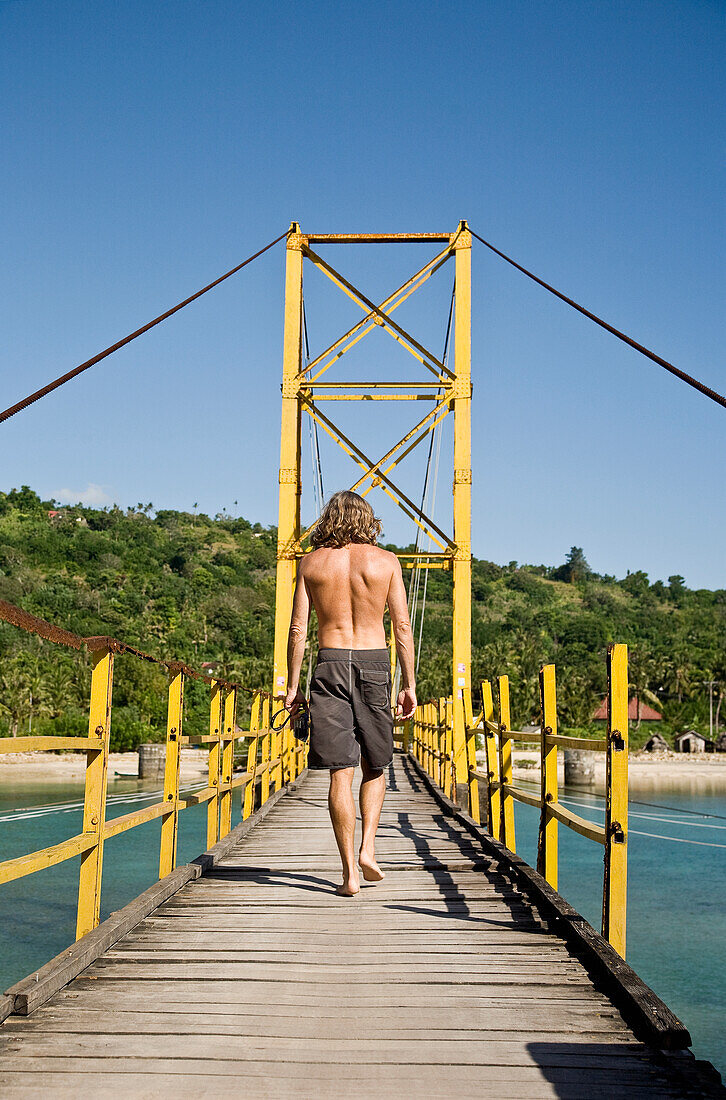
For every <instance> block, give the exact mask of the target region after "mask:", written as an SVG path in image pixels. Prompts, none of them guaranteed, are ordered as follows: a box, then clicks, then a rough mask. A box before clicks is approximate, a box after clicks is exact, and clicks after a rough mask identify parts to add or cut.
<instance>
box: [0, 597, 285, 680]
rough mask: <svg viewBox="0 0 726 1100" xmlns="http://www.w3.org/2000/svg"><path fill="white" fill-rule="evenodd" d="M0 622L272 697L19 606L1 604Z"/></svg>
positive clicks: (48, 638) (65, 643)
mask: <svg viewBox="0 0 726 1100" xmlns="http://www.w3.org/2000/svg"><path fill="white" fill-rule="evenodd" d="M0 621H3V622H6V623H9V624H10V626H16V627H18V629H19V630H24V631H25V632H26V633H27V634H35V635H37V636H38V637H39V638H43V639H45V641H47V642H53V643H54V644H55V645H63V646H69V647H70V648H71V649H77V650H84V649H85V650H89V651H90V652H94V651H98V650H103V649H108V650H110V651H111V652H112V653H118V654H123V653H128V654H129V655H130V656H132V657H137V658H138V659H139V660H142V661H149V662H150V663H151V664H154V665H159V666H160V667H161V668H165V669H166V670H167V672H173V673H177V672H183V673H184V675H185V676H186V677H188V678H191V679H192V680H203V681H204V683H205V684H212V683H217V684H221V686H222V687H223V688H225V689H226V690H228V691H231V690H233V689H234V690H236V691H243V692H245V693H246V694H247V695H260V696H261V697H262V698H266V697H267V695H268V693H267V692H266V691H260V690H258V689H256V688H248V687H246V686H245V685H244V684H238V683H236V681H234V680H224V679H221V678H220V677H219V676H208V675H207V673H205V672H198V671H197V670H196V669H195V668H192V667H191V666H190V665H188V664H186V663H185V662H184V661H177V660H174V659H171V658H167V659H165V658H161V657H154V656H153V655H152V654H151V653H145V652H144V651H143V650H142V649H138V648H137V647H136V646H132V645H128V644H127V643H126V642H121V641H119V639H118V638H112V637H110V636H108V635H105V634H100V635H89V636H88V637H84V636H83V635H81V634H74V633H73V632H72V631H70V630H64V629H63V627H61V626H55V624H54V623H49V622H47V621H46V620H45V619H40V618H38V616H37V615H31V614H30V612H29V611H23V609H22V608H21V607H16V606H15V604H12V603H8V602H7V600H0Z"/></svg>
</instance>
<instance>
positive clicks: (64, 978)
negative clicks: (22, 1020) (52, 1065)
mask: <svg viewBox="0 0 726 1100" xmlns="http://www.w3.org/2000/svg"><path fill="white" fill-rule="evenodd" d="M200 873H201V872H200V869H199V868H198V867H196V866H193V865H191V864H187V865H186V866H183V867H177V869H176V870H175V871H172V873H171V874H170V875H167V876H166V878H163V879H161V881H160V882H156V883H154V885H153V886H150V887H149V889H148V890H145V891H144V893H143V894H140V895H139V897H137V898H135V899H134V900H133V901H132V902H130V903H129V904H128V905H126V906H124V908H123V909H119V910H118V912H116V913H112V914H111V916H110V917H108V918H107V919H106V920H105V921H102V922H101V924H99V925H98V927H97V928H94V929H93V931H92V932H88V933H87V934H86V935H85V936H83V937H82V938H81V939H80V940H78V941H77V942H76V943H74V944H72V945H71V946H70V947H67V948H66V949H65V951H61V953H60V955H56V957H55V958H54V959H51V960H50V962H47V963H46V964H45V966H41V967H40V969H39V970H37V971H34V973H33V974H31V975H29V976H28V977H27V978H23V979H22V980H21V981H19V982H16V983H15V985H12V986H10V988H9V989H8V990H6V994H7V996H9V997H11V998H12V999H13V1009H12V1011H13V1012H15V1013H17V1014H19V1015H21V1016H27V1015H28V1013H30V1012H32V1011H33V1010H34V1009H36V1008H37V1007H38V1006H39V1005H41V1004H44V1003H45V1001H47V1000H48V999H49V998H50V997H52V996H53V994H54V993H57V992H58V990H59V989H62V987H63V986H64V985H67V984H68V982H70V981H72V980H73V978H75V977H76V976H77V975H78V974H80V973H81V971H82V970H85V969H86V967H87V966H89V965H90V964H91V963H93V962H94V961H95V960H96V959H98V958H99V956H100V955H101V954H102V953H103V952H104V951H106V950H107V949H108V948H109V947H111V946H112V945H113V944H114V943H116V942H117V941H118V940H120V939H121V937H122V936H124V935H125V934H126V932H128V931H129V929H131V928H133V927H134V926H135V925H136V924H138V923H139V921H140V920H142V919H143V918H144V917H146V916H148V914H149V913H150V912H152V910H153V909H155V908H156V907H157V906H158V905H160V904H161V902H163V901H165V900H166V899H167V898H168V897H169V896H170V894H172V893H174V892H175V891H177V890H179V889H181V887H182V886H184V884H185V883H187V882H189V880H190V879H191V878H194V877H195V876H197V875H199V874H200Z"/></svg>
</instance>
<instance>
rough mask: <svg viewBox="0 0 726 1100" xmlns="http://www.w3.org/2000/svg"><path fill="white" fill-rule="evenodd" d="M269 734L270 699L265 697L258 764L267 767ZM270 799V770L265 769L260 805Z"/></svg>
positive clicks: (269, 757) (268, 761) (269, 745)
mask: <svg viewBox="0 0 726 1100" xmlns="http://www.w3.org/2000/svg"><path fill="white" fill-rule="evenodd" d="M270 739H271V734H270V697H269V695H266V696H265V698H264V700H263V703H262V752H261V754H260V763H261V764H267V765H269V763H270V760H271V759H272V758H271V756H270V748H271V740H270ZM269 797H270V769H269V767H266V768H265V770H264V771H263V773H262V793H261V795H260V805H261V806H264V804H265V802H267V799H268V798H269Z"/></svg>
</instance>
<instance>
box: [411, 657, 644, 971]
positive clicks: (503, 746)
mask: <svg viewBox="0 0 726 1100" xmlns="http://www.w3.org/2000/svg"><path fill="white" fill-rule="evenodd" d="M607 674H608V692H607V726H606V736H605V737H603V738H592V739H590V738H587V737H569V736H565V735H563V734H559V733H558V727H557V695H556V683H555V666H554V665H552V664H548V665H543V666H542V668H541V669H540V674H539V695H540V728H539V730H538V731H535V732H527V731H523V730H513V729H511V728H510V727H511V719H510V710H509V680H508V678H507V677H506V676H499V677H498V678H497V686H498V713H497V714H496V717H495V707H494V696H493V692H492V684H491V681H489V680H484V681H483V682H482V685H481V695H482V709H481V713H480V714H478V715H477V716H476V717H474V715H473V713H472V706H471V697H470V695H469V693H468V692H467V691H464V693H463V703H464V714H465V720H466V759H467V764H468V774H467V776H466V777H458V783H459V784H461V783H462V781H463V779H464V778H466V780H467V785H468V809H469V813H470V815H471V817H472V818H473V819H474V820H475V821H476V822H479V820H480V809H479V807H480V797H479V794H480V785H481V786H482V789H483V795H484V799H483V801H484V802H485V804H486V810H487V820H488V829H489V832H490V833H491V834H492V836H493V837H494V839H495V840H498V841H501V842H502V843H503V844H504V845H505V847H507V848H508V849H509V850H510V851H511V852H516V838H515V822H514V803H515V802H519V803H521V804H523V805H525V806H531V807H533V808H535V809H537V810H539V814H540V820H539V833H538V844H537V871H538V872H539V873H540V874H541V875H543V877H544V878H545V879H546V880H547V882H548V883H549V885H550V886H552V887H553V889H555V890H556V889H557V877H558V839H559V838H558V827H559V825H565V826H566V827H567V828H568V829H571V830H572V831H573V832H575V833H578V834H579V835H580V836H583V837H586V838H587V839H588V840H593V841H595V842H596V843H597V844H600V845H602V846H603V847H604V849H605V859H604V867H605V869H604V876H603V908H602V934H603V936H604V937H605V939H607V940H608V942H609V943H610V944H611V946H612V947H614V948H615V950H616V951H617V952H618V953H619V954H620V955H622V956H623V957H625V938H626V937H625V930H626V908H627V904H626V901H627V853H628V650H627V646H625V645H621V644H613V645H610V646H609V648H608V654H607ZM451 709H452V703H451V700H450V699H449V700H438V701H436V702H429V703H423V704H421V705H420V706H419V707H418V708H417V710H416V713H415V715H414V717H413V719H412V720H411V723H410V738H409V740H410V751H411V752H412V754H413V756H414V757H415V758H416V760H417V761H418V763H419V764H420V765H421V767H422V768H423V769H424V771H425V772H426V773H427V775H428V776H429V778H430V779H431V780H432V781H433V782H434V783H436V784H438V786H439V787H441V789H442V790H443V792H444V794H446V795H447V796H448V797H449V798H451V799H452V800H454V801H457V777H456V775H455V769H454V754H453V729H452V722H451V717H450V716H451ZM477 737H480V738H481V739H482V740H483V742H484V745H483V747H484V753H485V758H486V767H485V769H482V768H480V767H478V766H477V761H476V739H477ZM513 742H514V743H517V744H528V743H529V744H532V745H536V747H537V749H538V751H539V757H540V776H541V779H540V793H539V794H538V795H537V794H535V793H533V792H532V791H528V790H525V789H524V788H522V787H518V786H517V785H516V784H515V783H514V782H513V780H512V743H513ZM560 748H562V749H585V750H590V751H592V752H603V753H605V824H604V825H600V824H598V823H597V822H594V821H589V820H588V819H587V818H584V817H581V816H580V815H579V814H576V813H573V811H572V810H570V809H568V808H567V807H566V806H563V805H561V803H560V801H559V787H558V778H557V750H558V749H560Z"/></svg>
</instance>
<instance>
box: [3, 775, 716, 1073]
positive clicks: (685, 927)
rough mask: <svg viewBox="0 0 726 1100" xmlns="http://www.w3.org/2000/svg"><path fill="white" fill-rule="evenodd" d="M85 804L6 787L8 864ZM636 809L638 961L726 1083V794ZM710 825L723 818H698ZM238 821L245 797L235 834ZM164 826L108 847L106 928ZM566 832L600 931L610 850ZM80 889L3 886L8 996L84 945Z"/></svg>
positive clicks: (64, 867)
mask: <svg viewBox="0 0 726 1100" xmlns="http://www.w3.org/2000/svg"><path fill="white" fill-rule="evenodd" d="M199 785H202V784H201V783H200V784H199ZM190 786H191V784H190ZM155 789H156V785H155V784H149V783H146V784H143V783H140V782H139V781H138V780H121V779H117V780H115V781H113V782H110V783H109V806H108V816H109V817H116V816H120V815H121V814H124V813H128V812H129V811H131V810H133V809H137V808H139V807H140V806H143V805H150V804H151V803H152V802H155V801H158V798H157V796H156V795H155V793H154V791H155ZM82 797H83V785H82V782H75V783H69V782H64V783H32V782H28V783H18V782H13V783H12V785H10V784H9V783H8V780H7V779H6V778H5V777H4V776H3V777H2V779H0V824H1V825H2V834H0V835H1V836H2V840H1V841H0V859H8V858H10V857H12V856H16V855H22V854H23V853H25V852H28V851H33V850H35V849H38V848H42V847H46V846H47V845H50V844H55V843H57V842H58V841H60V840H62V839H64V838H65V837H68V836H73V835H75V834H76V833H78V832H80V830H81V822H82V810H81V806H80V805H79V803H80V800H81V799H82ZM561 798H562V801H563V802H566V804H567V805H569V806H570V807H571V808H572V809H575V810H576V811H577V812H578V813H580V814H582V816H584V817H589V818H591V820H593V821H599V822H602V820H603V814H602V812H601V808H602V799H601V798H599V797H595V796H593V795H590V794H586V793H583V792H582V791H579V790H576V789H574V788H573V789H571V790H566V791H565V792H563V793H562V795H561ZM631 799H632V801H631V807H630V815H631V816H630V841H629V870H628V874H629V891H628V952H627V957H628V962H629V963H630V964H631V965H632V966H633V967H634V969H635V970H636V971H637V972H638V973H639V974H640V976H641V977H642V978H643V979H644V981H646V982H647V983H648V984H649V985H650V986H652V988H653V989H654V990H655V991H656V992H657V993H658V994H659V995H660V996H661V997H662V998H663V1000H664V1001H665V1002H666V1004H668V1005H669V1006H670V1007H671V1008H672V1009H673V1011H674V1012H675V1013H676V1014H677V1015H678V1016H680V1018H681V1019H682V1020H683V1021H684V1023H685V1024H686V1025H687V1026H688V1028H689V1029H690V1032H691V1035H692V1036H693V1049H694V1052H695V1053H696V1055H697V1057H700V1058H707V1059H709V1060H710V1061H712V1062H713V1063H714V1065H715V1066H716V1067H717V1068H718V1069H719V1070H720V1072H721V1073H722V1074H724V1075H726V1034H725V1029H724V1023H723V1021H724V1019H725V1018H726V952H724V950H723V942H724V934H725V933H726V873H725V872H726V794H725V793H724V792H713V793H704V792H703V791H701V792H700V793H692V792H689V793H683V792H682V791H680V792H679V791H677V790H674V789H673V788H672V787H671V788H668V787H666V786H664V785H659V786H658V787H653V786H650V787H649V788H648V789H643V790H638V789H633V790H631ZM639 802H648V803H658V804H660V805H661V806H667V807H670V808H669V809H667V810H666V809H659V808H656V807H654V806H644V805H639V804H638V803H639ZM707 814H710V815H717V816H713V817H707V816H699V815H707ZM515 816H516V831H517V849H518V851H519V852H520V854H521V855H522V856H523V857H524V858H525V859H526V860H527V861H528V862H530V863H534V862H535V860H536V849H537V811H535V810H534V809H530V808H529V807H527V806H519V805H518V806H517V807H516V811H515ZM239 819H240V806H239V797H236V798H235V800H234V816H233V824H236V823H237V822H238V821H239ZM160 827H161V826H160V822H159V821H152V822H149V824H147V825H143V826H140V827H139V828H137V829H133V830H131V831H130V832H128V833H123V834H122V835H121V836H118V837H113V838H112V839H111V840H109V841H108V842H107V844H106V848H105V858H104V876H103V894H102V912H101V916H102V918H103V917H105V916H107V915H108V914H109V913H110V912H112V911H113V910H114V909H118V908H120V907H121V906H122V905H124V904H126V902H128V901H130V900H131V899H132V898H134V897H136V895H137V894H139V893H140V892H141V891H142V890H144V889H145V888H146V887H147V886H150V885H151V883H153V882H155V881H156V879H157V873H158V858H159V855H158V853H159V832H160ZM559 832H560V892H561V893H562V894H563V895H564V897H566V898H567V900H568V901H569V902H571V903H572V904H573V905H574V906H575V907H576V908H577V909H579V911H580V912H581V913H582V914H583V915H584V916H585V917H586V918H587V919H588V920H589V921H590V922H591V923H592V924H593V925H594V926H595V927H596V928H599V927H600V919H601V916H600V914H601V894H602V849H601V848H600V846H599V845H595V844H593V843H592V842H591V841H587V840H585V839H584V838H583V837H580V836H578V835H577V834H575V833H572V832H570V830H569V829H565V828H561V829H560V831H559ZM646 834H651V835H646ZM205 847H206V807H205V806H197V807H193V808H190V809H188V810H185V811H184V812H183V813H182V814H181V815H180V818H179V851H178V861H179V862H180V863H184V862H188V860H190V859H193V858H194V857H195V856H197V855H199V853H200V852H202V851H203V850H204V849H205ZM77 889H78V860H69V861H68V862H66V863H63V864H60V865H59V866H57V867H52V868H50V869H48V870H47V871H41V872H38V873H37V874H35V875H31V876H29V877H28V878H25V879H21V880H19V881H17V882H12V883H8V884H7V885H5V886H2V887H0V992H1V991H3V990H5V989H7V987H8V986H9V985H11V984H12V983H13V982H14V981H17V980H18V979H19V978H22V977H25V975H26V974H29V973H30V972H31V971H32V970H34V969H36V968H37V967H39V966H41V965H42V964H43V963H45V962H47V961H48V959H49V958H52V957H53V956H54V955H55V954H57V953H58V952H59V951H62V950H63V949H64V948H65V947H67V946H68V944H69V943H70V942H71V941H72V940H73V938H74V933H75V910H76V895H77Z"/></svg>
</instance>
